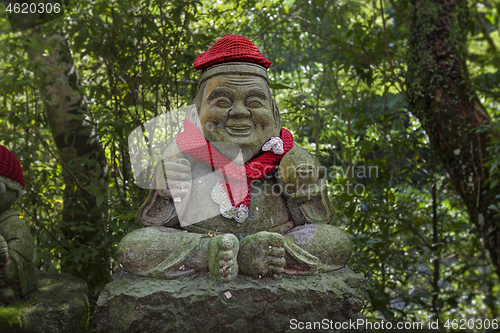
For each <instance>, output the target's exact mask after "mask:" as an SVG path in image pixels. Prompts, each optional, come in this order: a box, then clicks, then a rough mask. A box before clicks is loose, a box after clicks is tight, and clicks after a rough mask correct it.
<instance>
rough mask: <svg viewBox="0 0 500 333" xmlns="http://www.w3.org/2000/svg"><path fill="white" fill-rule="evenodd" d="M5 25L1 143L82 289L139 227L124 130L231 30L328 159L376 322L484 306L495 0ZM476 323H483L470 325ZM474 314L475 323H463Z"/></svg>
mask: <svg viewBox="0 0 500 333" xmlns="http://www.w3.org/2000/svg"><path fill="white" fill-rule="evenodd" d="M63 9H64V11H65V13H64V15H63V16H61V17H59V18H57V19H55V20H52V21H50V22H48V23H46V24H43V25H40V26H37V27H35V28H33V29H28V30H24V31H17V32H12V30H11V28H10V25H9V21H8V20H7V18H6V16H5V7H4V6H2V4H1V3H0V13H1V18H0V144H3V145H5V146H7V147H8V148H9V149H10V150H11V151H13V152H14V153H15V154H16V156H17V157H18V158H19V159H20V161H21V164H22V167H23V170H24V176H25V179H26V185H25V188H24V192H23V193H24V194H23V197H22V199H21V200H20V201H19V203H18V204H17V205H16V207H15V208H16V209H18V210H19V211H21V212H22V215H23V218H24V219H25V220H26V223H28V224H29V226H30V227H31V231H32V233H33V235H34V237H35V239H36V243H37V250H38V263H37V266H38V267H39V268H40V269H42V270H46V271H56V272H65V273H69V274H72V275H75V276H78V277H81V278H83V279H85V280H86V281H87V282H88V284H89V286H90V291H91V294H92V296H91V300H92V302H91V306H92V308H94V307H95V301H96V299H97V295H98V293H99V291H100V290H101V289H102V288H103V287H104V285H105V284H106V283H108V282H109V281H110V276H111V274H112V273H114V272H116V271H117V270H118V269H119V264H118V263H117V261H116V257H115V252H116V246H117V244H118V242H119V241H120V239H121V237H123V236H124V235H125V234H127V233H128V232H130V231H132V230H134V229H136V228H140V227H141V225H140V224H139V222H138V220H137V209H138V208H139V207H140V205H141V204H142V203H143V202H144V200H145V198H146V196H147V190H144V189H141V188H139V187H138V186H136V185H135V184H134V178H133V174H132V170H131V162H130V156H129V153H128V135H129V134H130V133H131V131H132V130H134V129H135V128H136V127H138V126H140V125H141V124H143V123H144V122H146V121H148V120H150V119H152V118H153V117H156V116H158V115H160V114H163V113H166V112H170V111H172V110H175V109H177V108H179V107H182V106H186V105H189V104H190V103H191V101H192V100H193V98H194V97H195V94H196V90H197V78H198V76H199V73H197V72H196V71H195V70H194V69H193V67H192V65H193V62H194V59H195V58H196V56H197V55H198V54H199V53H200V52H203V51H206V50H208V48H209V47H210V46H211V45H212V44H213V43H214V42H215V41H216V40H217V39H219V38H220V37H222V36H223V35H225V34H241V35H244V36H246V37H248V38H249V39H251V40H252V41H253V42H254V43H255V44H256V45H257V47H258V48H259V49H260V50H261V52H262V53H263V55H264V56H265V57H267V58H268V59H270V60H271V61H272V62H273V65H272V67H271V68H270V70H269V75H270V78H271V89H272V90H273V93H274V96H275V99H276V100H277V103H278V106H279V107H280V110H281V114H282V121H283V126H284V127H286V128H288V129H290V130H291V131H292V132H293V133H294V136H295V138H296V139H297V143H298V144H300V145H302V146H303V147H306V148H307V149H309V150H310V152H311V153H312V154H313V155H314V156H316V157H317V158H318V161H319V163H320V164H321V165H323V166H325V167H326V168H327V170H328V185H329V189H330V191H329V193H330V198H331V201H332V202H333V205H334V207H335V210H336V217H335V219H334V221H333V222H332V223H334V224H336V225H340V226H342V228H344V229H345V230H346V231H347V232H348V233H349V234H350V235H351V237H352V240H353V243H354V252H353V255H352V258H351V259H350V261H349V267H350V268H351V269H352V270H353V271H355V272H356V273H361V274H362V275H364V276H365V277H366V278H367V279H368V281H369V287H368V291H367V293H366V306H365V308H364V310H363V314H364V315H365V316H366V317H367V318H368V319H370V320H380V319H385V320H394V321H412V322H413V321H423V322H427V321H428V320H429V319H431V318H432V319H438V318H439V319H440V321H441V322H442V323H444V322H445V321H446V320H448V319H458V320H460V319H466V320H469V319H490V320H491V319H498V318H499V307H500V300H499V297H500V296H499V293H500V291H499V285H500V283H499V274H500V227H499V226H500V204H499V203H498V202H499V198H500V196H499V194H500V190H499V187H500V184H499V180H500V177H499V173H500V170H499V165H500V140H499V135H498V129H499V128H500V123H499V122H498V120H499V117H500V88H499V87H500V72H499V67H500V57H499V54H498V48H499V47H500V35H499V32H500V31H499V20H500V1H498V0H491V1H464V0H447V1H440V0H416V1H408V0H361V1H352V0H348V1H345V0H337V1H331V0H308V1H304V0H276V1H272V0H269V1H267V0H266V1H257V0H241V1H234V2H226V1H221V0H218V1H216V2H212V1H174V2H165V1H163V2H162V1H142V0H127V1H110V0H107V1H102V0H94V1H69V2H66V3H65V6H63ZM476 327H477V326H476ZM469 331H475V332H476V331H478V332H482V331H487V330H485V329H484V328H483V329H471V330H469Z"/></svg>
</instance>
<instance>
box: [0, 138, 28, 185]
mask: <svg viewBox="0 0 500 333" xmlns="http://www.w3.org/2000/svg"><path fill="white" fill-rule="evenodd" d="M0 177H5V178H7V180H9V179H10V180H12V181H14V182H16V183H18V184H20V185H21V187H22V188H24V177H23V169H21V164H20V163H19V160H18V159H17V157H16V156H14V154H13V153H12V152H11V151H10V150H8V149H7V148H6V147H4V146H2V145H0Z"/></svg>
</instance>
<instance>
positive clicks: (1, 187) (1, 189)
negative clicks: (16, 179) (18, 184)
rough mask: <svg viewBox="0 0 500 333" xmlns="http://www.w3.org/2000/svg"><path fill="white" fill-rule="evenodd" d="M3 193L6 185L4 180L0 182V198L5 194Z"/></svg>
mask: <svg viewBox="0 0 500 333" xmlns="http://www.w3.org/2000/svg"><path fill="white" fill-rule="evenodd" d="M5 193H7V187H6V186H5V183H4V182H0V200H2V198H3V197H4V196H5Z"/></svg>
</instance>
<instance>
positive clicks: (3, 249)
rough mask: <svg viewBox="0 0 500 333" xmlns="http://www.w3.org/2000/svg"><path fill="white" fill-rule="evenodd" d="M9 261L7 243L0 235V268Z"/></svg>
mask: <svg viewBox="0 0 500 333" xmlns="http://www.w3.org/2000/svg"><path fill="white" fill-rule="evenodd" d="M7 259H9V248H8V246H7V241H6V240H5V238H3V237H2V235H0V267H2V266H3V264H5V263H6V261H7Z"/></svg>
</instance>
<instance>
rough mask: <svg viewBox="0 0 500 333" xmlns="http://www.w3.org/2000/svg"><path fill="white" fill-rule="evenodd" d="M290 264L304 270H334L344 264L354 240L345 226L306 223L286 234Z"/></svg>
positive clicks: (291, 266) (309, 271) (288, 263)
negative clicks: (342, 227) (344, 228)
mask: <svg viewBox="0 0 500 333" xmlns="http://www.w3.org/2000/svg"><path fill="white" fill-rule="evenodd" d="M284 238H285V245H284V247H285V250H286V260H287V267H290V268H296V269H303V270H302V271H301V272H303V273H307V274H312V273H315V272H327V271H334V270H337V269H340V268H342V267H344V265H345V264H346V263H347V261H348V260H349V257H350V256H351V252H352V242H351V239H350V238H349V236H348V235H347V233H346V232H345V231H343V230H342V229H340V228H338V227H335V226H332V225H328V224H320V223H317V224H307V225H303V226H299V227H296V228H293V229H292V230H290V232H288V233H287V234H285V235H284Z"/></svg>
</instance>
